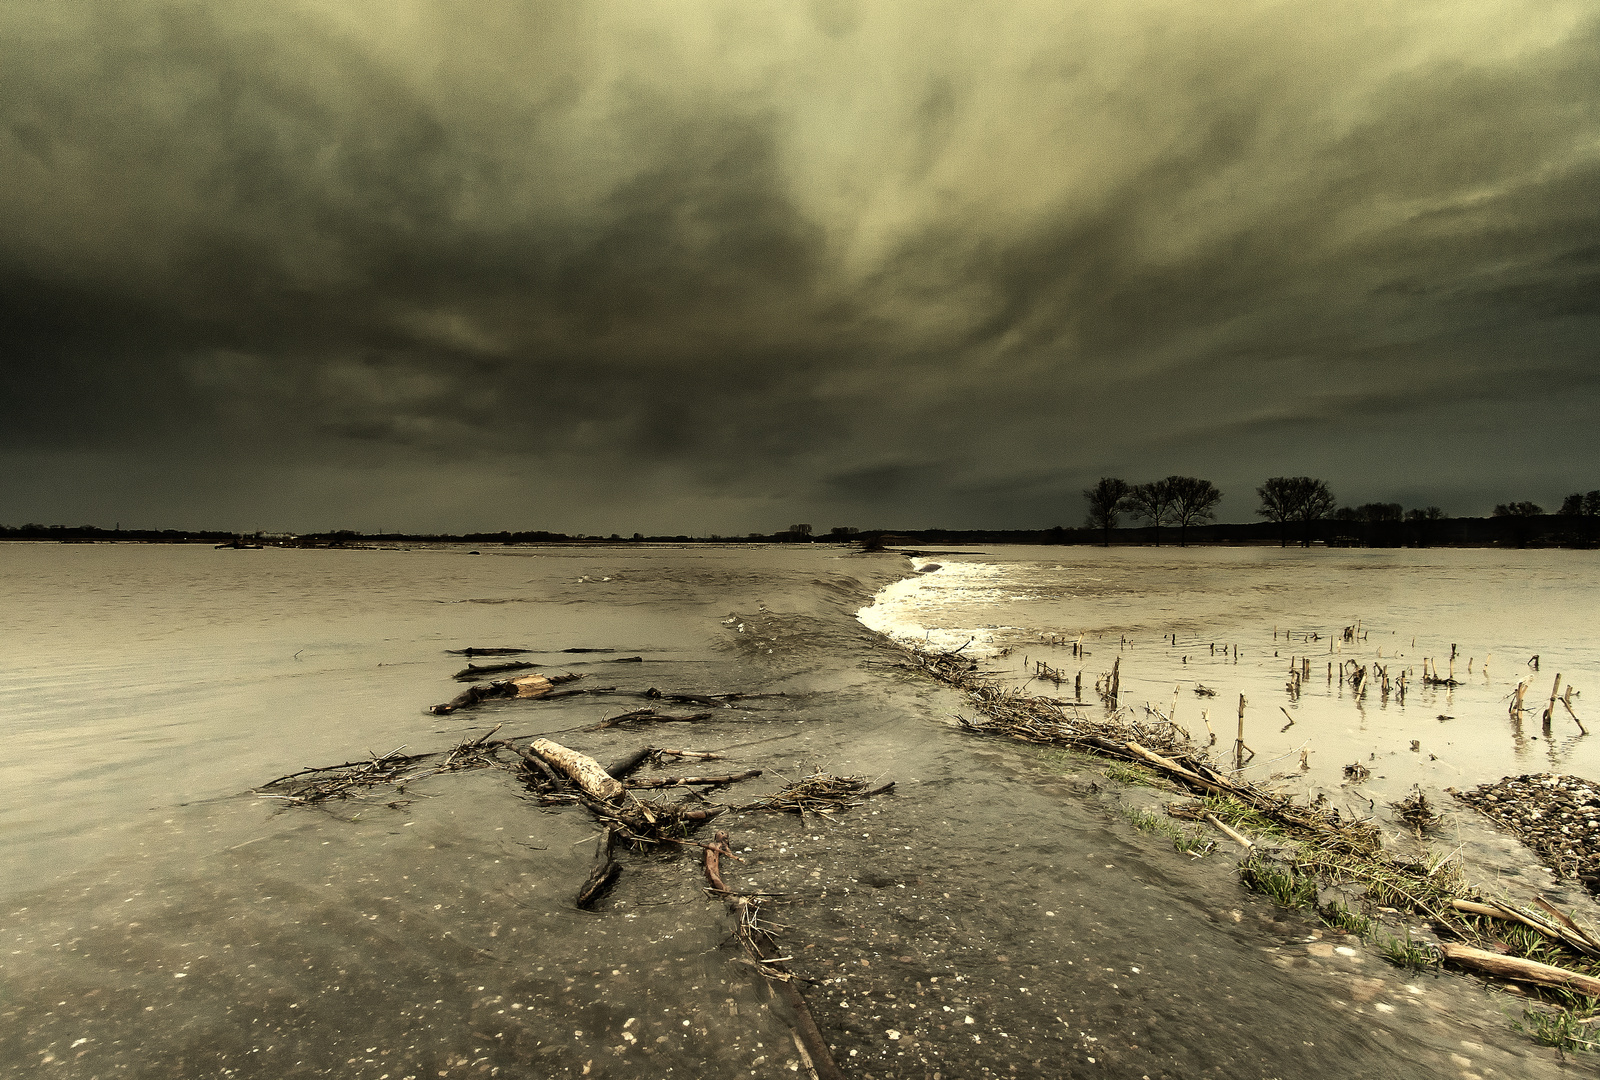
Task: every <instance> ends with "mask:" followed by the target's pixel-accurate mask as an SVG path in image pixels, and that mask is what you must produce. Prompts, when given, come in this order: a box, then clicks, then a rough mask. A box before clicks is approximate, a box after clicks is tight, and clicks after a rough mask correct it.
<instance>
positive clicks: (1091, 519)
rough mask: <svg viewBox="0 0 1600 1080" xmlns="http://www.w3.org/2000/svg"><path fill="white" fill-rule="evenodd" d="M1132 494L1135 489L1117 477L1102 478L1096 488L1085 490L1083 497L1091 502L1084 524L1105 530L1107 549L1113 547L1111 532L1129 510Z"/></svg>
mask: <svg viewBox="0 0 1600 1080" xmlns="http://www.w3.org/2000/svg"><path fill="white" fill-rule="evenodd" d="M1132 493H1133V487H1132V486H1131V485H1130V484H1129V483H1128V482H1127V481H1126V480H1119V479H1117V478H1116V477H1115V476H1102V477H1101V478H1100V480H1099V482H1098V483H1097V484H1095V486H1094V487H1092V488H1084V489H1083V497H1084V498H1085V499H1087V500H1088V502H1089V516H1088V517H1087V518H1086V519H1085V521H1084V523H1085V524H1086V525H1088V526H1089V528H1091V529H1102V530H1104V532H1105V546H1106V547H1110V546H1111V530H1112V529H1115V528H1116V527H1117V521H1118V520H1119V519H1120V518H1121V516H1122V512H1123V511H1124V510H1126V509H1128V496H1129V495H1130V494H1132Z"/></svg>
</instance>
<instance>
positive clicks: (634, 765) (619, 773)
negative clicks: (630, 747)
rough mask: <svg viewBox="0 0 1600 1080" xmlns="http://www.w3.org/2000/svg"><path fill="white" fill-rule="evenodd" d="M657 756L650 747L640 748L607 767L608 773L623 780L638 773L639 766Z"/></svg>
mask: <svg viewBox="0 0 1600 1080" xmlns="http://www.w3.org/2000/svg"><path fill="white" fill-rule="evenodd" d="M655 755H656V751H655V750H653V749H651V748H650V747H648V746H643V747H640V748H639V749H637V750H635V751H633V752H632V753H629V754H624V755H623V756H622V757H619V758H618V759H617V760H615V761H613V762H612V763H611V764H609V765H607V766H606V772H608V773H610V774H611V775H612V776H614V777H616V778H617V779H618V780H621V779H622V778H623V777H625V776H627V775H629V774H630V773H635V772H638V771H639V766H641V765H643V764H644V763H645V762H647V761H649V760H651V759H652V758H654V757H655Z"/></svg>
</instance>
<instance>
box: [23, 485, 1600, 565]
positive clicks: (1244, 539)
mask: <svg viewBox="0 0 1600 1080" xmlns="http://www.w3.org/2000/svg"><path fill="white" fill-rule="evenodd" d="M1256 495H1257V497H1258V498H1259V499H1260V506H1259V507H1258V508H1257V509H1256V514H1257V515H1259V516H1261V517H1263V518H1265V519H1267V520H1265V521H1256V522H1241V523H1236V524H1229V523H1221V524H1219V523H1216V522H1214V521H1212V517H1213V516H1214V512H1215V508H1216V505H1217V503H1218V502H1219V501H1220V500H1221V499H1222V492H1221V491H1219V490H1218V489H1217V487H1216V486H1215V485H1214V484H1212V483H1211V481H1209V480H1202V479H1200V478H1198V477H1193V476H1169V477H1166V478H1165V479H1162V480H1154V481H1150V482H1149V483H1143V484H1130V483H1128V482H1127V481H1125V480H1121V479H1118V478H1116V477H1102V478H1101V479H1100V481H1099V482H1098V483H1096V484H1095V485H1094V486H1093V487H1090V488H1085V489H1084V492H1083V497H1084V499H1085V501H1086V502H1087V503H1088V505H1089V513H1088V517H1087V519H1086V520H1085V522H1084V525H1083V527H1081V528H1066V527H1064V526H1060V525H1057V526H1055V527H1054V528H1050V529H894V530H891V529H856V528H852V527H849V526H839V527H836V528H834V529H832V530H831V531H829V532H828V533H827V535H814V534H813V532H812V528H811V526H810V525H790V526H789V527H788V528H787V529H783V530H780V531H778V532H774V533H746V534H744V535H743V536H720V535H717V534H715V533H713V534H711V535H709V536H689V535H686V534H677V535H670V536H669V535H654V536H646V535H644V534H643V533H634V534H633V535H632V536H622V535H621V534H619V533H612V534H611V535H609V536H591V535H585V534H583V533H578V534H576V535H574V534H570V533H561V532H548V531H545V530H542V529H541V530H524V531H519V532H511V531H503V532H493V533H488V532H473V533H459V534H457V533H395V532H385V533H362V532H357V531H355V530H353V529H336V530H333V531H331V532H318V533H305V534H283V533H263V532H257V533H250V534H244V533H232V532H219V531H216V530H179V529H121V528H118V529H102V528H100V527H98V526H95V525H77V526H71V525H40V524H38V523H36V522H29V523H28V524H26V525H20V526H6V525H0V540H55V541H59V542H61V543H95V542H108V541H122V542H134V543H141V542H142V543H212V544H217V545H219V546H229V547H267V546H271V547H333V548H337V547H371V546H373V545H377V544H429V543H433V544H446V543H448V544H479V545H485V546H487V545H495V544H499V545H508V544H639V543H651V544H661V543H673V544H694V543H702V544H703V543H714V544H773V543H811V542H824V543H839V544H857V545H860V546H862V547H865V548H867V549H869V550H870V549H877V548H883V547H889V546H893V547H903V546H921V547H928V546H936V545H946V544H1119V545H1139V544H1155V545H1158V546H1159V545H1160V544H1161V543H1162V531H1161V530H1162V528H1163V527H1165V528H1167V529H1169V530H1170V529H1172V528H1176V529H1177V530H1178V535H1177V540H1178V543H1179V544H1186V543H1189V542H1194V543H1200V544H1265V543H1273V542H1276V543H1278V544H1280V545H1284V546H1287V545H1288V544H1290V543H1296V544H1300V545H1302V546H1308V547H1309V546H1310V545H1312V544H1319V545H1327V546H1330V547H1581V548H1590V547H1594V546H1595V545H1596V543H1597V542H1600V490H1595V491H1590V492H1588V493H1587V494H1583V493H1577V492H1575V493H1573V494H1571V495H1568V496H1567V497H1566V498H1565V499H1563V500H1562V503H1561V508H1560V509H1559V510H1557V511H1556V512H1555V513H1553V514H1547V513H1545V511H1544V508H1543V507H1540V506H1539V505H1537V504H1536V503H1532V502H1512V503H1502V504H1500V505H1499V506H1496V507H1495V508H1494V513H1493V514H1491V515H1490V516H1489V517H1486V518H1472V517H1447V516H1446V515H1445V513H1444V511H1443V510H1441V509H1440V508H1439V507H1437V506H1425V507H1416V508H1413V509H1410V510H1407V509H1405V508H1404V507H1402V506H1401V505H1400V504H1399V503H1363V504H1362V505H1360V506H1340V505H1339V504H1338V500H1336V499H1335V498H1334V496H1333V493H1332V492H1331V491H1329V490H1328V485H1327V484H1325V483H1323V482H1322V481H1321V480H1318V479H1316V478H1315V477H1310V476H1274V477H1270V478H1268V479H1267V480H1266V481H1264V482H1263V483H1262V485H1261V486H1260V487H1258V488H1256ZM1124 514H1126V515H1128V516H1129V517H1131V518H1132V519H1134V520H1135V521H1140V522H1143V524H1142V525H1141V526H1137V527H1132V528H1123V527H1121V525H1122V516H1123V515H1124ZM1167 540H1168V542H1170V541H1171V540H1172V535H1171V533H1170V532H1169V533H1168V534H1167Z"/></svg>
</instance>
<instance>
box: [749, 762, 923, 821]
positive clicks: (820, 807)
mask: <svg viewBox="0 0 1600 1080" xmlns="http://www.w3.org/2000/svg"><path fill="white" fill-rule="evenodd" d="M893 790H894V781H892V780H891V781H889V783H887V784H883V785H881V786H879V787H875V788H872V789H870V790H869V789H868V788H867V781H865V780H863V779H861V778H860V777H859V776H833V775H831V774H829V773H824V772H816V773H812V774H811V775H810V776H807V777H803V778H801V779H799V780H796V781H795V782H794V783H792V784H785V785H784V786H783V788H782V789H781V790H779V791H777V792H775V793H774V794H772V795H768V796H767V797H766V798H764V799H758V800H756V801H755V802H753V803H746V804H745V805H743V806H740V807H738V808H737V809H739V810H766V811H776V812H779V813H793V814H799V815H801V816H802V817H804V816H805V814H806V812H807V811H810V812H811V813H814V814H832V813H836V812H837V811H839V810H848V809H850V808H851V807H855V806H860V805H861V803H862V800H864V799H870V798H872V797H873V796H874V795H887V794H888V793H889V792H891V791H893Z"/></svg>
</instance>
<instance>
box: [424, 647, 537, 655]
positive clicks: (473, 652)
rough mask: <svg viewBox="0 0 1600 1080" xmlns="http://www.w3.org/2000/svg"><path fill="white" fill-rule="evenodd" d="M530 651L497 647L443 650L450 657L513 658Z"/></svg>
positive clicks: (530, 650)
mask: <svg viewBox="0 0 1600 1080" xmlns="http://www.w3.org/2000/svg"><path fill="white" fill-rule="evenodd" d="M532 651H533V650H532V649H516V648H510V647H505V646H502V647H498V648H489V649H472V648H469V649H446V650H445V652H447V653H449V654H450V655H451V656H515V655H517V654H518V653H528V652H532Z"/></svg>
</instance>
